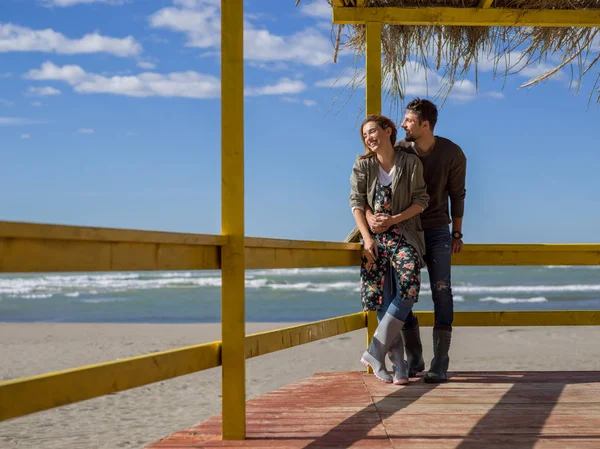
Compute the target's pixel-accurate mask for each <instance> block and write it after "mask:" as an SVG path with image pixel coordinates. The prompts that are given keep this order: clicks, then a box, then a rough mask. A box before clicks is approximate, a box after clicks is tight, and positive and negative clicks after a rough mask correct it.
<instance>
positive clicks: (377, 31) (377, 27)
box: [366, 22, 381, 115]
mask: <svg viewBox="0 0 600 449" xmlns="http://www.w3.org/2000/svg"><path fill="white" fill-rule="evenodd" d="M366 65H367V93H366V95H367V115H369V114H381V23H380V22H367V50H366Z"/></svg>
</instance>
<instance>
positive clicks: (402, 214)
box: [350, 115, 429, 385]
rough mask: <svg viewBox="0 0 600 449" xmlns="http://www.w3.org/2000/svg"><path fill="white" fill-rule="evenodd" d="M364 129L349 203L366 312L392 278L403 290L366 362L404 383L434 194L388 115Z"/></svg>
mask: <svg viewBox="0 0 600 449" xmlns="http://www.w3.org/2000/svg"><path fill="white" fill-rule="evenodd" d="M360 133H361V138H362V139H363V143H364V145H365V154H364V155H363V156H359V158H358V160H357V161H356V162H355V164H354V167H353V169H352V176H351V177H350V183H351V185H352V188H351V192H350V206H351V207H352V213H353V215H354V218H355V220H356V226H357V227H356V228H355V229H356V232H357V233H359V234H360V237H361V240H362V244H363V247H364V250H363V253H362V264H361V269H360V277H361V281H360V282H361V300H362V305H363V310H365V311H367V310H377V311H381V309H382V307H383V287H384V282H385V281H386V279H387V277H388V276H391V277H392V279H393V280H394V282H396V291H397V292H398V293H397V295H396V297H395V298H394V299H393V301H392V302H391V304H390V305H389V307H388V308H387V310H386V311H384V312H385V313H383V316H382V317H381V319H380V322H379V325H378V327H377V330H376V331H375V335H374V336H373V339H372V340H371V344H370V345H369V347H368V349H367V350H366V351H365V352H364V354H363V355H362V358H361V362H362V363H363V364H365V365H368V366H370V367H371V368H372V369H373V372H374V373H375V376H377V378H379V379H380V380H382V381H384V382H388V383H389V382H394V384H397V385H405V384H407V383H408V373H407V367H406V364H405V362H404V344H403V341H402V333H401V331H402V327H403V326H404V321H405V320H406V317H407V316H408V314H409V313H410V311H411V310H412V306H413V304H414V303H415V302H416V301H417V299H418V295H419V289H420V284H421V267H422V266H424V265H425V263H424V261H423V254H424V252H425V241H424V238H423V231H422V229H421V221H420V218H419V214H420V213H421V212H423V210H425V208H426V207H427V205H428V201H429V196H428V195H427V189H426V185H425V181H424V180H423V167H422V165H421V161H420V160H419V159H418V157H417V156H415V155H412V154H407V153H404V152H402V151H398V150H395V149H394V144H395V143H396V134H397V130H396V127H395V125H394V123H393V122H392V121H391V120H390V119H389V118H387V117H384V116H381V115H369V116H368V117H367V118H366V119H365V121H364V122H363V123H362V125H361V127H360ZM367 208H370V209H371V210H372V211H373V213H375V216H376V219H377V224H376V226H374V227H373V229H374V231H375V232H371V230H370V229H369V225H368V224H367V220H366V217H365V211H366V209H367ZM388 351H389V352H390V353H391V355H392V359H393V361H394V362H395V363H394V365H397V366H396V369H395V372H394V377H393V378H392V376H390V374H389V373H388V372H387V370H386V367H385V355H386V353H388Z"/></svg>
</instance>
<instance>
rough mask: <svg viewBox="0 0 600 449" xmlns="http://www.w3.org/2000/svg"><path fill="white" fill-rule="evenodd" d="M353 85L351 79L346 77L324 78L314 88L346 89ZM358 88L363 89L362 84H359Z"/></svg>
mask: <svg viewBox="0 0 600 449" xmlns="http://www.w3.org/2000/svg"><path fill="white" fill-rule="evenodd" d="M352 85H353V78H352V77H351V76H348V75H344V76H340V77H337V78H326V79H324V80H320V81H317V82H316V83H315V87H329V88H332V87H346V86H352ZM360 87H362V88H364V87H365V85H364V82H363V83H361V85H360Z"/></svg>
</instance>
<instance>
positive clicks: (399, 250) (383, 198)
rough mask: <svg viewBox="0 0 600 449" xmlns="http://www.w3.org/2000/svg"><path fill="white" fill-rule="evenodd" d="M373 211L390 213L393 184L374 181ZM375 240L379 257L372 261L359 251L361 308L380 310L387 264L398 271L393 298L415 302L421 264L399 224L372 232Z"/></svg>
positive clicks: (419, 282) (417, 294)
mask: <svg viewBox="0 0 600 449" xmlns="http://www.w3.org/2000/svg"><path fill="white" fill-rule="evenodd" d="M373 213H375V214H377V213H384V214H388V215H392V187H391V185H389V186H383V185H381V183H379V182H378V183H377V189H376V191H375V201H374V203H373ZM371 235H372V236H373V238H374V239H375V242H376V243H377V250H378V257H377V260H376V261H375V262H373V263H371V262H369V261H368V260H367V258H366V257H365V255H364V252H363V255H362V263H361V267H360V290H361V301H362V306H363V310H364V311H369V310H376V311H380V310H381V308H382V306H383V285H384V281H385V276H389V275H391V274H392V273H388V270H389V268H390V266H391V267H392V268H393V269H394V270H395V271H396V273H397V282H398V284H397V289H396V291H397V292H398V295H397V297H396V299H395V301H396V300H400V301H402V300H409V301H411V302H412V303H414V302H417V300H418V297H419V289H420V286H421V266H420V264H419V258H418V256H417V251H416V250H415V248H414V247H412V246H411V245H409V244H408V243H407V242H406V239H405V237H404V236H403V235H402V231H401V229H400V227H399V226H398V225H394V226H392V227H390V228H389V229H388V230H387V231H386V232H384V233H381V234H373V233H372V234H371Z"/></svg>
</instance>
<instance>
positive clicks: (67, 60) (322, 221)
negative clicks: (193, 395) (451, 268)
mask: <svg viewBox="0 0 600 449" xmlns="http://www.w3.org/2000/svg"><path fill="white" fill-rule="evenodd" d="M294 3H295V2H294V0H270V1H266V0H253V1H246V2H245V12H246V65H245V84H246V93H247V95H246V102H245V116H246V120H245V130H244V135H245V145H246V146H245V151H246V154H245V164H246V179H245V183H246V234H247V235H249V236H258V237H273V238H292V239H309V240H332V241H340V240H342V239H343V238H344V237H345V235H346V233H347V232H348V230H349V229H350V228H351V227H352V226H353V218H352V215H351V213H350V210H349V208H348V194H349V175H350V170H351V168H352V164H353V162H354V159H355V157H356V155H358V154H359V153H361V152H362V151H363V150H362V144H361V141H360V139H359V137H358V130H357V121H359V120H360V114H361V112H360V111H361V106H362V104H363V101H364V90H363V89H358V90H357V92H356V94H355V95H354V96H352V97H351V98H349V99H348V95H347V92H344V91H343V90H342V88H343V87H344V85H345V81H344V78H345V77H346V76H347V75H348V74H349V73H350V72H349V70H348V68H349V67H350V65H351V62H352V57H351V56H350V55H343V56H342V57H341V58H340V61H338V62H337V63H335V64H334V63H333V62H332V60H331V58H332V54H333V49H332V44H331V40H330V21H331V19H330V15H329V13H328V11H327V9H326V8H324V7H323V6H324V5H325V2H324V0H315V1H313V2H312V3H308V2H303V5H302V6H301V7H294ZM218 5H219V2H218V1H214V0H152V1H149V0H145V1H142V0H125V1H120V0H114V1H113V0H102V1H98V0H2V2H1V3H0V139H1V142H2V144H1V146H0V169H1V170H2V176H1V177H0V190H1V191H2V192H3V194H2V195H0V219H2V220H14V221H30V222H41V223H61V224H75V225H90V226H105V227H120V228H133V229H153V230H166V231H180V232H197V233H204V234H218V233H220V104H219V89H220V88H219V75H220V67H219V53H218V52H219V28H220V25H219V8H218ZM595 51H597V49H596V50H595ZM551 62H552V61H550V62H549V64H550V63H551ZM550 66H551V65H541V66H539V67H533V68H528V69H527V70H526V71H525V72H524V73H521V74H518V75H513V76H511V77H509V78H508V81H507V82H506V83H505V82H504V80H503V79H500V80H493V77H492V74H491V72H490V70H489V67H486V65H485V64H484V65H483V67H482V68H483V73H481V76H480V80H479V90H478V92H476V90H475V86H474V84H473V82H474V81H473V80H474V77H471V78H470V79H469V80H467V81H465V82H463V83H461V84H460V85H459V86H457V88H456V89H455V90H454V91H453V94H452V95H451V97H450V99H449V100H448V101H447V102H446V103H445V104H444V105H443V107H442V108H441V109H440V119H439V123H438V126H437V128H436V133H437V134H438V135H442V136H445V137H448V138H450V139H452V140H454V141H455V142H456V143H458V144H459V145H461V147H462V148H463V151H464V152H465V154H466V155H467V159H468V175H467V200H466V215H465V219H464V234H465V241H466V242H467V243H526V242H548V243H555V242H564V243H570V242H590V243H597V242H600V237H599V233H598V232H597V230H598V228H599V223H600V200H599V199H598V192H600V177H599V176H598V174H597V171H598V168H599V167H600V152H599V149H600V148H599V145H598V143H597V142H598V138H597V136H598V125H599V124H600V111H599V110H598V108H596V107H595V106H594V103H593V102H592V106H591V107H590V108H589V109H588V95H589V92H590V90H591V83H592V82H593V80H594V78H595V77H596V76H597V74H596V73H593V74H591V75H590V76H589V78H584V83H583V85H582V87H581V89H580V92H579V94H577V95H576V94H575V93H574V91H573V90H572V89H569V76H570V75H569V72H568V71H566V70H565V71H563V72H559V74H558V75H557V76H555V77H554V78H553V79H551V80H549V81H547V82H544V83H543V84H541V85H539V86H535V87H533V88H528V89H519V85H521V84H522V83H523V82H524V81H526V80H527V79H529V78H530V77H531V76H535V75H536V74H539V73H541V72H543V71H544V70H546V69H547V68H548V67H550ZM425 74H426V73H425V70H424V69H422V68H419V67H418V66H416V65H415V64H414V63H411V66H410V70H409V76H410V81H409V86H408V98H409V99H410V98H412V97H413V96H415V95H420V96H425V97H426V96H429V97H432V96H433V95H434V94H435V93H436V89H435V87H436V86H437V85H439V79H440V78H439V75H438V74H436V73H428V74H427V77H428V78H427V79H428V84H426V83H425ZM339 77H341V78H340V80H339V81H338V82H337V84H336V85H334V86H332V84H333V81H334V80H336V79H337V78H339ZM427 85H429V91H428V90H427ZM593 100H595V97H594V98H593ZM342 106H343V107H342ZM384 112H388V111H387V110H384Z"/></svg>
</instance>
